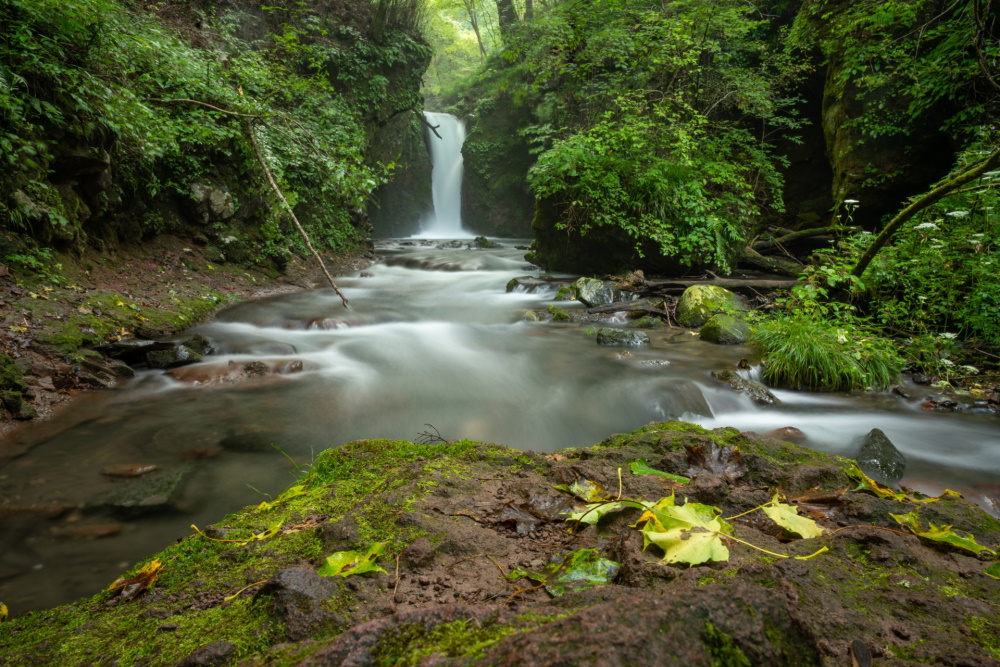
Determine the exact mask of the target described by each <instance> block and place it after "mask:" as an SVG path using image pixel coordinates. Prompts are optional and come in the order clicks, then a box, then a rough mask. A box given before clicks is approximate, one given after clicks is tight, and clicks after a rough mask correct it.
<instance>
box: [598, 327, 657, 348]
mask: <svg viewBox="0 0 1000 667" xmlns="http://www.w3.org/2000/svg"><path fill="white" fill-rule="evenodd" d="M597 344H598V345H608V346H613V347H645V346H646V345H649V336H647V335H646V333H645V332H644V331H625V330H623V329H613V328H611V327H604V328H602V329H601V330H600V331H598V332H597Z"/></svg>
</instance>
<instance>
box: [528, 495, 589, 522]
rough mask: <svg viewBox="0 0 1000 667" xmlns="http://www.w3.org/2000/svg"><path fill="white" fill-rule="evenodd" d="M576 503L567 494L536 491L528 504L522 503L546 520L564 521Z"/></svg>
mask: <svg viewBox="0 0 1000 667" xmlns="http://www.w3.org/2000/svg"><path fill="white" fill-rule="evenodd" d="M575 505H576V503H575V502H574V501H573V500H572V499H570V498H567V497H566V496H558V495H547V494H542V493H536V494H534V495H532V496H531V500H529V501H528V504H527V505H522V507H524V508H525V509H527V510H528V511H529V512H531V514H533V515H534V516H536V517H538V518H539V519H544V520H545V521H562V520H563V519H565V518H566V515H568V514H569V513H570V512H572V511H573V509H574V508H575Z"/></svg>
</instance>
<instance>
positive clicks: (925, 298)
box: [917, 296, 927, 301]
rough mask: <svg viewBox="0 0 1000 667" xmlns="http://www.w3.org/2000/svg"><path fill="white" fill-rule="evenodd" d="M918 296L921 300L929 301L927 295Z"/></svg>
mask: <svg viewBox="0 0 1000 667" xmlns="http://www.w3.org/2000/svg"><path fill="white" fill-rule="evenodd" d="M917 298H918V299H920V300H921V301H927V297H926V296H918V297H917Z"/></svg>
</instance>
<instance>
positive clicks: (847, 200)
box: [844, 199, 861, 204]
mask: <svg viewBox="0 0 1000 667" xmlns="http://www.w3.org/2000/svg"><path fill="white" fill-rule="evenodd" d="M844 203H845V204H860V203H861V202H860V201H858V200H857V199H845V200H844Z"/></svg>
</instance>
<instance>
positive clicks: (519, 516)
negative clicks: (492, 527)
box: [497, 500, 542, 535]
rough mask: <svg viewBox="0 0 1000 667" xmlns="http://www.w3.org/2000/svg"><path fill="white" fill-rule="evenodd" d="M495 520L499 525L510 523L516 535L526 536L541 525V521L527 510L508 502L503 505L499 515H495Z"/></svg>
mask: <svg viewBox="0 0 1000 667" xmlns="http://www.w3.org/2000/svg"><path fill="white" fill-rule="evenodd" d="M497 520H498V521H499V522H500V523H512V524H514V527H515V529H516V530H517V534H518V535H527V534H528V533H530V532H531V531H533V530H534V529H535V527H536V526H537V525H538V524H540V523H542V519H539V518H538V517H537V516H535V515H534V514H532V513H531V512H529V511H528V510H527V508H525V507H523V506H521V505H515V504H514V501H513V500H511V501H509V502H508V503H507V504H506V505H504V507H503V509H502V510H500V513H499V514H497Z"/></svg>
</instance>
